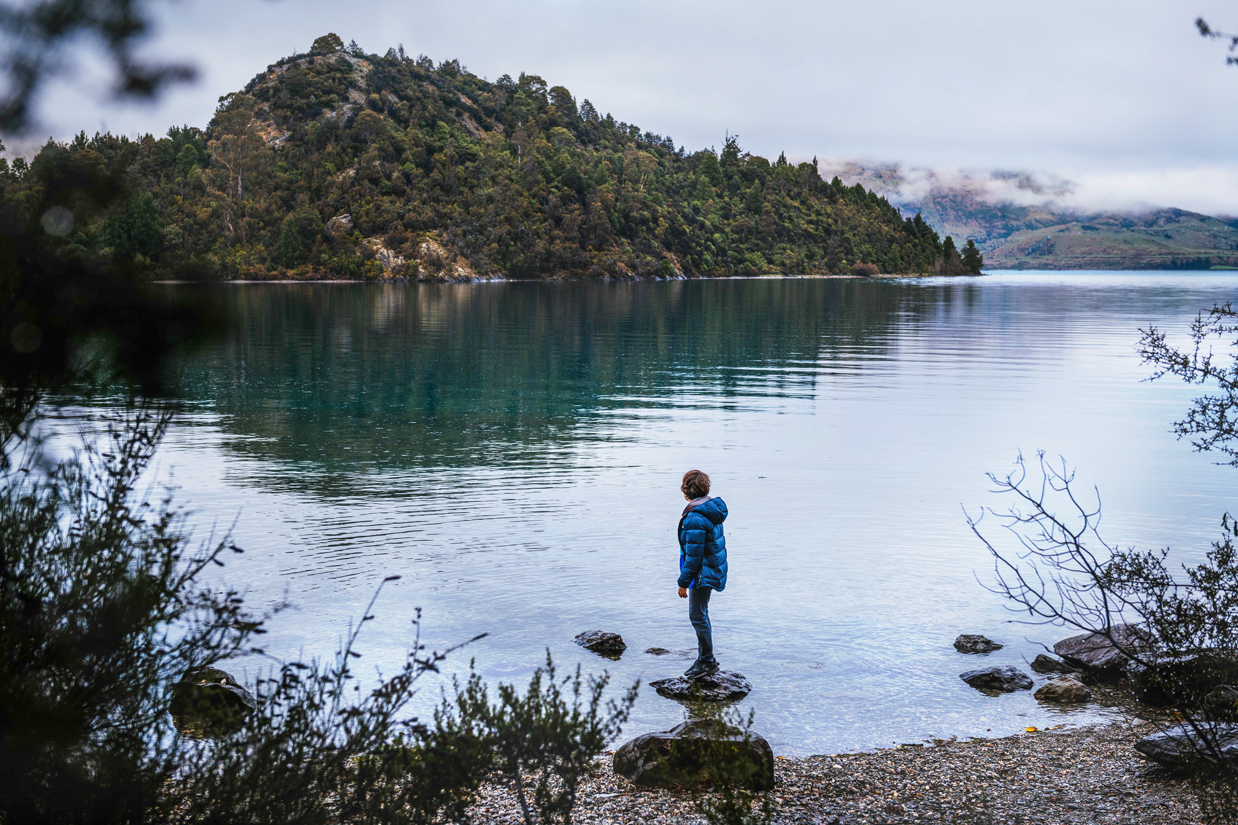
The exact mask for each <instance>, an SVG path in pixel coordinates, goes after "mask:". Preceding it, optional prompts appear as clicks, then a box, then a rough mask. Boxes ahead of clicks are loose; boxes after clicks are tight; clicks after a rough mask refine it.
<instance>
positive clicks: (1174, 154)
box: [10, 0, 1238, 214]
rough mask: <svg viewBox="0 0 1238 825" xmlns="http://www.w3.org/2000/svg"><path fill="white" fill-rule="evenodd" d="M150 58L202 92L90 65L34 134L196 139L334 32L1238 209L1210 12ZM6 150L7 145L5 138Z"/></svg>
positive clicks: (823, 139)
mask: <svg viewBox="0 0 1238 825" xmlns="http://www.w3.org/2000/svg"><path fill="white" fill-rule="evenodd" d="M157 8H158V9H159V25H158V27H157V30H156V32H155V34H154V36H152V38H151V39H150V41H149V43H148V44H147V48H146V51H147V52H148V53H150V54H154V55H159V56H163V57H169V58H178V59H184V60H188V61H189V62H191V63H193V64H195V65H196V66H197V67H198V69H199V72H200V74H199V79H198V81H197V82H196V83H194V84H192V85H190V86H185V87H182V88H179V89H176V90H174V91H171V92H169V93H167V94H165V95H164V96H163V97H161V98H160V99H159V100H158V102H157V103H156V104H154V105H153V106H143V105H126V106H116V105H100V104H99V103H98V102H97V101H98V100H99V99H101V98H103V97H105V96H106V83H105V81H104V80H103V79H102V77H100V76H99V75H98V73H97V72H96V71H94V69H93V68H92V66H91V65H90V64H89V62H87V63H86V64H84V65H83V66H82V68H81V69H80V70H79V71H78V72H77V74H76V76H75V77H74V78H73V80H72V82H71V83H60V84H57V85H56V86H55V87H54V88H53V89H52V90H50V92H49V94H48V95H47V96H46V97H45V98H44V101H43V106H42V109H41V112H40V116H41V122H42V128H41V129H40V130H39V134H40V135H46V134H50V135H54V136H56V137H57V138H62V137H65V136H68V135H71V134H73V133H75V132H76V131H78V130H79V129H84V130H86V131H87V132H88V133H92V132H94V131H96V130H98V129H100V128H102V127H104V126H106V127H107V128H109V129H110V130H111V131H113V132H120V133H125V134H137V133H144V132H147V131H150V132H154V133H156V134H162V133H163V132H165V131H166V129H167V127H168V126H170V125H172V124H182V123H188V124H192V125H199V126H204V125H205V124H206V122H207V121H208V120H209V118H210V116H211V112H212V111H213V109H214V105H215V100H216V99H217V98H218V97H219V96H220V95H222V94H225V93H227V92H230V91H234V90H237V89H239V88H240V87H241V86H243V85H244V84H245V83H246V82H247V81H248V80H249V79H250V78H251V77H252V76H253V75H254V74H256V73H258V72H259V71H261V70H262V69H264V68H265V67H266V66H267V64H269V63H272V62H274V61H275V60H276V59H278V58H279V57H281V56H284V55H287V54H290V53H292V52H293V51H294V50H297V51H301V52H304V51H306V50H308V48H309V44H310V43H311V42H312V41H313V39H314V38H315V37H317V36H318V35H321V34H324V33H326V32H328V31H334V32H337V33H338V34H339V35H340V36H341V37H342V38H343V39H344V40H345V41H348V40H350V39H355V40H357V41H358V42H359V43H360V44H361V45H362V46H363V47H365V48H366V50H367V51H372V52H380V53H381V52H383V51H385V50H386V49H387V47H389V46H395V45H397V44H401V43H402V44H403V45H404V48H405V49H406V50H407V51H408V52H410V53H412V54H418V53H425V54H427V55H429V56H430V57H432V58H433V59H434V60H435V61H440V60H443V59H446V58H458V59H459V60H460V61H461V62H462V63H464V64H465V65H466V66H467V67H468V68H469V69H470V70H471V71H473V72H474V73H476V74H478V75H483V76H487V77H489V78H490V79H491V80H493V79H494V78H496V77H498V76H499V75H501V74H503V73H505V72H506V73H510V74H512V75H513V76H515V75H518V74H519V73H520V72H521V71H525V72H530V73H534V74H539V75H541V76H542V77H543V78H545V79H546V81H547V82H549V83H550V84H551V85H564V86H567V87H568V88H569V89H570V90H571V91H572V92H573V94H575V95H576V97H577V98H578V99H580V98H589V99H590V100H592V101H593V103H594V104H595V105H596V106H597V107H598V109H599V110H600V111H602V112H611V113H613V114H614V115H615V116H616V118H618V119H621V120H627V121H629V122H633V123H637V124H639V125H640V126H641V128H642V129H646V130H649V131H653V132H657V133H660V134H669V135H672V136H673V137H674V138H675V140H676V141H677V142H678V143H680V144H683V145H684V146H686V147H687V148H688V149H689V150H692V149H696V148H700V147H703V146H709V145H714V146H720V145H721V143H722V139H723V135H724V133H725V132H726V131H727V130H730V131H731V132H732V133H737V134H738V135H739V136H740V141H741V144H742V145H743V146H744V148H746V149H748V150H749V151H752V152H755V153H757V154H762V155H766V156H769V157H775V156H777V154H778V152H779V151H783V150H785V151H786V152H787V155H788V157H790V158H792V159H807V158H809V157H811V156H813V155H819V156H821V157H832V158H868V159H873V160H877V161H884V162H899V163H903V164H907V165H911V166H922V167H932V168H937V169H992V168H998V169H1007V170H1020V171H1033V172H1044V173H1052V174H1055V175H1060V176H1064V177H1067V178H1070V179H1071V180H1074V181H1077V182H1079V183H1080V184H1081V186H1082V192H1081V197H1082V198H1083V199H1084V200H1087V199H1090V200H1092V201H1093V202H1095V203H1097V204H1099V205H1104V206H1108V207H1113V206H1122V205H1133V204H1136V203H1138V202H1148V203H1155V204H1162V205H1172V206H1180V207H1183V208H1190V209H1196V210H1200V211H1205V212H1210V213H1214V214H1215V213H1226V214H1238V146H1236V145H1235V136H1236V135H1238V106H1236V105H1235V104H1236V103H1238V68H1229V67H1226V65H1225V54H1226V50H1225V45H1224V44H1222V43H1219V42H1211V41H1206V40H1204V39H1203V38H1201V37H1200V36H1199V34H1198V33H1197V32H1196V30H1195V28H1194V25H1193V21H1194V19H1195V17H1197V16H1201V15H1202V16H1203V17H1204V18H1205V19H1207V20H1208V21H1209V22H1210V23H1212V24H1213V25H1215V26H1217V27H1220V28H1224V29H1227V30H1238V3H1233V2H1221V0H1187V2H1183V0H1038V2H1036V3H1018V4H1016V3H1010V2H996V1H992V0H936V1H934V0H862V1H860V0H855V1H851V2H837V0H766V2H761V3H754V2H734V1H730V2H727V1H726V0H710V2H705V1H704V0H627V2H623V3H618V2H612V3H600V2H582V1H581V0H523V2H519V3H515V2H498V1H497V0H430V1H429V2H408V0H405V2H396V1H395V0H354V2H351V3H341V2H339V0H330V2H326V1H325V0H324V1H323V2H318V0H261V1H260V0H245V2H241V0H211V1H210V2H206V0H176V2H170V3H165V4H160V5H158V6H157ZM10 143H11V142H10Z"/></svg>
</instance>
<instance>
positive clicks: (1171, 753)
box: [1135, 723, 1238, 768]
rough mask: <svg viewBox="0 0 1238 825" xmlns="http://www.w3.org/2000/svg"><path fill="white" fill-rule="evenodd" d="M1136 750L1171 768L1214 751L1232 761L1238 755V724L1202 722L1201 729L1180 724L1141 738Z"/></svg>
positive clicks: (1209, 754)
mask: <svg viewBox="0 0 1238 825" xmlns="http://www.w3.org/2000/svg"><path fill="white" fill-rule="evenodd" d="M1135 750H1137V751H1139V752H1140V753H1142V754H1143V755H1144V756H1146V757H1148V758H1149V759H1151V760H1152V761H1154V762H1158V763H1160V764H1162V765H1164V766H1165V767H1167V768H1178V767H1183V766H1185V765H1189V764H1191V763H1192V762H1194V761H1196V760H1197V759H1199V758H1200V755H1201V754H1207V755H1208V757H1209V758H1210V759H1211V758H1213V753H1214V751H1219V752H1220V754H1221V755H1222V756H1223V757H1225V758H1226V759H1227V760H1231V761H1232V760H1235V759H1238V725H1234V724H1207V723H1200V724H1199V731H1198V732H1197V731H1195V730H1192V729H1191V728H1190V727H1189V726H1187V725H1176V726H1174V727H1172V728H1170V729H1169V730H1163V731H1160V732H1159V733H1154V734H1152V735H1151V736H1145V737H1144V738H1143V739H1140V740H1139V741H1138V742H1136V743H1135Z"/></svg>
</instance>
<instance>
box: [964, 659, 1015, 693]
mask: <svg viewBox="0 0 1238 825" xmlns="http://www.w3.org/2000/svg"><path fill="white" fill-rule="evenodd" d="M959 678H960V679H962V680H963V681H964V682H966V683H967V684H969V685H971V686H972V687H974V688H976V689H977V690H983V691H985V692H993V693H1013V692H1014V691H1016V690H1031V689H1032V677H1031V676H1028V675H1027V674H1026V673H1024V672H1023V671H1021V670H1019V669H1018V668H1015V667H1010V666H1009V665H1007V666H1005V667H986V668H983V669H982V670H969V671H967V672H966V673H960V674H959Z"/></svg>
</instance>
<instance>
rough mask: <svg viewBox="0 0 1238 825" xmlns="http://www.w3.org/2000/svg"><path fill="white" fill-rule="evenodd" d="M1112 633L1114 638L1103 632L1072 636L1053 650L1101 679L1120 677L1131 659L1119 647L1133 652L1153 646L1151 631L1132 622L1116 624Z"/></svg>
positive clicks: (1069, 662)
mask: <svg viewBox="0 0 1238 825" xmlns="http://www.w3.org/2000/svg"><path fill="white" fill-rule="evenodd" d="M1109 635H1110V636H1111V637H1112V639H1113V641H1110V639H1109V638H1107V637H1106V636H1104V635H1102V634H1100V633H1081V634H1079V635H1078V636H1071V637H1070V638H1068V639H1063V640H1062V641H1060V642H1058V643H1057V644H1055V645H1054V646H1053V652H1054V653H1056V654H1057V655H1058V656H1061V657H1062V658H1063V659H1065V660H1066V663H1067V664H1069V665H1072V666H1074V667H1077V668H1079V669H1080V670H1085V671H1087V672H1088V673H1091V674H1092V675H1094V676H1096V677H1098V678H1101V679H1117V678H1118V677H1119V676H1121V675H1122V671H1123V670H1124V669H1125V667H1126V663H1127V661H1128V659H1127V656H1126V654H1125V653H1123V652H1122V650H1121V649H1119V648H1124V649H1126V650H1128V651H1130V652H1132V653H1134V652H1141V651H1146V650H1151V649H1152V634H1150V633H1148V631H1146V630H1143V629H1141V628H1138V627H1136V626H1135V625H1133V624H1115V625H1114V626H1113V627H1111V628H1110V629H1109ZM1114 642H1117V644H1116V645H1115V644H1114Z"/></svg>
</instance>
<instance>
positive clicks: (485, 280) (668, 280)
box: [150, 272, 989, 286]
mask: <svg viewBox="0 0 1238 825" xmlns="http://www.w3.org/2000/svg"><path fill="white" fill-rule="evenodd" d="M988 276H989V273H987V272H982V273H980V274H979V275H929V274H913V275H885V274H879V275H719V276H717V277H702V278H472V279H469V280H461V281H449V280H444V281H430V280H427V281H419V280H417V279H415V278H384V279H381V280H377V281H375V280H363V279H355V280H349V279H347V278H306V279H299V278H260V279H257V280H235V281H183V280H175V279H163V280H158V281H150V283H152V284H161V285H184V284H196V285H202V286H221V285H222V286H227V285H229V284H370V285H374V286H384V285H387V284H455V285H465V284H582V283H595V284H634V283H648V284H654V283H676V282H678V283H687V282H689V281H898V280H912V279H918V278H949V279H951V280H954V279H968V278H985V277H988Z"/></svg>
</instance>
